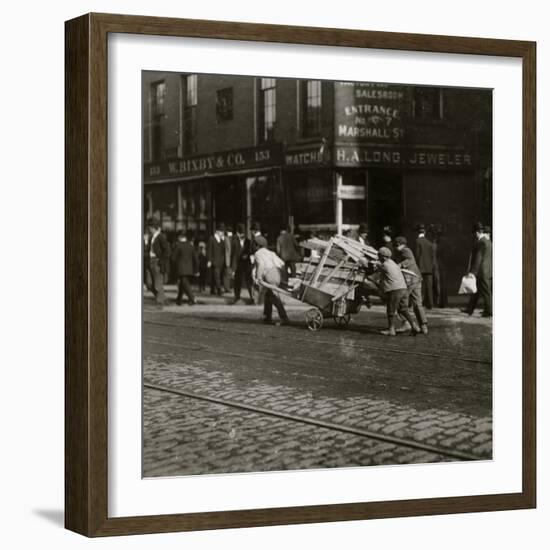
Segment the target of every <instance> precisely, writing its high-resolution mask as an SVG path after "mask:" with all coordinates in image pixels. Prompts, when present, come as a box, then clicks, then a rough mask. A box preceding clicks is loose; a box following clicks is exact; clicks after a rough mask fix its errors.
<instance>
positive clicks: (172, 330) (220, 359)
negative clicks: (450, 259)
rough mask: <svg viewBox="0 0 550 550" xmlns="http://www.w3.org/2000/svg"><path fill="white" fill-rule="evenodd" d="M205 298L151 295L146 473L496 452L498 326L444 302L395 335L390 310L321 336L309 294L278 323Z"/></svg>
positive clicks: (328, 328)
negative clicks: (162, 299)
mask: <svg viewBox="0 0 550 550" xmlns="http://www.w3.org/2000/svg"><path fill="white" fill-rule="evenodd" d="M202 301H203V304H202V305H198V306H195V307H190V306H187V305H183V306H175V305H169V306H167V307H165V309H164V310H163V311H158V310H155V309H154V308H153V307H152V304H151V302H149V301H148V299H147V298H145V300H144V308H145V311H144V342H143V353H144V365H143V368H144V370H143V375H144V394H143V437H144V454H143V474H144V476H146V477H151V476H171V475H192V474H201V473H223V472H249V471H267V470H287V469H303V468H328V467H356V466H369V465H380V464H405V463H408V464H410V463H426V462H441V461H449V460H464V459H466V460H468V459H469V460H472V459H485V460H486V459H490V458H491V457H492V415H491V410H492V361H491V331H492V324H491V320H487V319H482V318H480V317H467V316H465V315H464V314H461V313H459V312H458V310H457V309H456V308H455V309H445V310H433V312H430V315H429V321H430V334H429V335H428V336H417V337H414V338H413V337H410V336H408V335H401V336H398V337H396V338H387V337H384V336H380V335H379V334H378V330H379V329H380V328H382V327H384V324H385V314H384V309H383V307H382V306H374V307H373V308H372V309H371V310H367V311H365V310H364V311H362V312H361V313H360V314H359V315H356V316H354V317H353V318H352V321H351V323H350V325H349V326H348V327H347V329H339V328H337V327H336V326H335V325H334V323H333V322H332V321H331V320H327V321H326V324H325V326H324V327H323V329H322V330H320V331H319V332H315V333H312V332H310V331H308V330H307V328H306V327H305V323H304V313H305V311H306V309H307V308H306V307H304V306H303V305H302V304H299V303H298V302H293V303H292V304H287V309H288V312H289V316H290V318H291V321H292V323H291V325H290V326H283V327H278V326H266V325H263V324H262V323H261V322H260V320H259V319H260V317H261V308H260V306H249V305H233V306H231V305H227V304H226V303H225V301H224V300H223V299H221V298H219V299H218V298H216V299H214V298H210V297H209V296H208V297H203V298H202ZM241 304H242V303H241Z"/></svg>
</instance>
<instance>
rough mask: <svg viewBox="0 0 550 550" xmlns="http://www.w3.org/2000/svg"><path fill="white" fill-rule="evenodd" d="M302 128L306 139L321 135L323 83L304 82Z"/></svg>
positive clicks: (302, 91)
mask: <svg viewBox="0 0 550 550" xmlns="http://www.w3.org/2000/svg"><path fill="white" fill-rule="evenodd" d="M301 96H302V128H303V135H304V136H305V137H314V136H318V135H320V134H321V81H320V80H306V81H304V82H302V90H301Z"/></svg>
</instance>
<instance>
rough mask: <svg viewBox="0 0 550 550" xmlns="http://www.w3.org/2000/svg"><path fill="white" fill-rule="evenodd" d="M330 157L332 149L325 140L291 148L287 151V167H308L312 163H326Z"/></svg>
mask: <svg viewBox="0 0 550 550" xmlns="http://www.w3.org/2000/svg"><path fill="white" fill-rule="evenodd" d="M329 159H330V151H329V149H328V147H327V146H326V145H325V143H324V142H322V143H318V144H316V145H314V146H309V147H300V148H299V149H290V150H287V151H286V152H285V159H284V160H285V166H286V167H287V168H308V167H310V166H312V165H319V164H326V163H327V162H328V161H329Z"/></svg>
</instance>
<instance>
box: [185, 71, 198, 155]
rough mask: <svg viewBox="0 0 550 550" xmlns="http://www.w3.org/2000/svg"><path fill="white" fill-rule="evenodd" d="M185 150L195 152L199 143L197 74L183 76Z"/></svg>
mask: <svg viewBox="0 0 550 550" xmlns="http://www.w3.org/2000/svg"><path fill="white" fill-rule="evenodd" d="M182 88H183V90H182V92H183V94H182V95H183V144H182V145H183V152H184V153H186V154H193V153H196V152H197V151H198V145H197V105H198V81H197V75H196V74H190V75H186V76H184V77H183V81H182Z"/></svg>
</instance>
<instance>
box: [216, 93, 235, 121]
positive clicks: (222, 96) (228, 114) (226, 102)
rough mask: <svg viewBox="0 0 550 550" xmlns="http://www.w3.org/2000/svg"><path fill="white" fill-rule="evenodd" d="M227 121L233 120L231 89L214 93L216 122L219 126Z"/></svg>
mask: <svg viewBox="0 0 550 550" xmlns="http://www.w3.org/2000/svg"><path fill="white" fill-rule="evenodd" d="M227 120H233V88H223V89H222V90H218V91H217V92H216V122H217V123H218V124H220V123H221V122H225V121H227Z"/></svg>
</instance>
